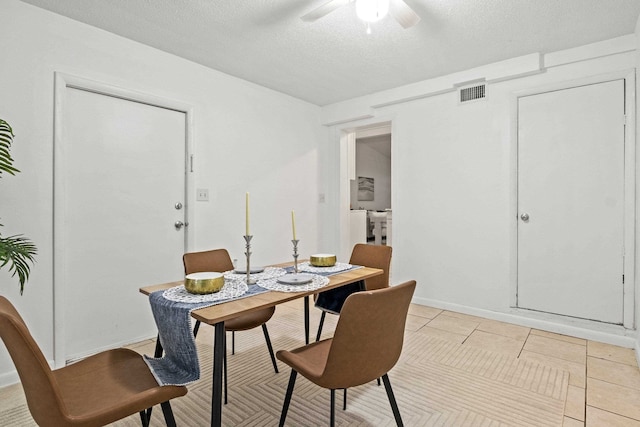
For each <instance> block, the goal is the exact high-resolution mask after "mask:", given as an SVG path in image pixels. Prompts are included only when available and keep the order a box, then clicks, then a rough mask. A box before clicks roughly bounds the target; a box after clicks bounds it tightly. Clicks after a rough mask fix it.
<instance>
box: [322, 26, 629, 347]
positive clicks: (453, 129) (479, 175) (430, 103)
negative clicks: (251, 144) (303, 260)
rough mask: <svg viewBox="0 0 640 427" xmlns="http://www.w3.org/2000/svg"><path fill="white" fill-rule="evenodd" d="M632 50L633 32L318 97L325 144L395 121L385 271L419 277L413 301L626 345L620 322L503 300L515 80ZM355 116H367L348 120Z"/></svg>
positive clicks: (510, 278) (507, 292)
mask: <svg viewBox="0 0 640 427" xmlns="http://www.w3.org/2000/svg"><path fill="white" fill-rule="evenodd" d="M635 49H636V41H635V37H634V36H632V35H630V36H628V37H622V38H619V39H615V40H610V41H606V42H602V43H598V44H595V45H592V46H585V47H581V48H578V49H573V50H571V51H566V52H557V53H552V54H549V55H544V56H541V55H536V54H532V55H528V56H525V57H521V58H514V59H513V60H510V61H504V62H503V63H500V64H490V65H489V66H487V67H481V68H478V69H474V70H467V71H465V72H461V73H457V74H454V75H450V76H442V77H440V78H438V79H433V80H429V81H424V82H419V83H416V84H413V85H409V86H406V87H402V88H397V89H396V90H389V91H384V92H380V93H377V94H372V95H369V96H367V97H362V98H358V99H354V100H349V101H345V102H342V103H339V104H335V105H331V106H327V107H324V108H323V121H324V123H326V124H327V125H332V128H333V129H334V132H333V135H334V137H333V139H332V142H333V144H339V140H338V138H336V137H335V135H339V134H340V132H341V131H342V130H347V129H354V128H357V127H358V126H363V125H370V124H371V123H375V122H383V121H387V120H391V121H392V129H393V130H392V135H393V144H392V170H393V172H392V173H393V176H392V204H393V233H394V235H393V246H394V254H393V267H392V270H393V279H394V282H395V283H399V282H401V281H404V280H408V279H416V280H417V282H418V287H417V289H416V292H415V301H417V302H422V303H425V304H430V305H435V306H439V307H443V308H451V309H455V310H460V311H464V312H468V313H472V314H479V315H484V316H488V317H493V318H499V319H503V320H509V321H514V322H518V323H522V324H528V325H532V326H536V327H544V328H546V329H551V330H556V331H558V332H563V333H572V334H576V335H589V337H590V338H594V339H602V340H607V341H609V342H611V341H614V342H616V343H618V344H622V345H627V346H629V345H630V344H631V345H632V343H633V340H632V339H630V338H628V337H627V336H628V335H632V333H630V332H629V331H626V330H623V329H622V328H621V327H604V326H602V327H601V326H599V325H594V324H592V323H588V322H580V321H573V320H571V319H566V318H560V317H558V316H536V315H535V314H532V313H530V312H524V311H518V310H514V309H512V308H511V307H510V305H511V297H512V294H513V292H514V289H515V287H514V286H515V285H514V282H515V280H514V277H515V276H514V271H515V270H514V260H515V252H514V249H515V248H514V245H513V242H514V241H515V240H514V230H515V221H516V216H515V201H516V200H515V183H514V180H515V172H514V171H515V164H514V156H513V153H514V151H513V149H514V141H515V139H514V133H513V123H514V122H513V119H514V117H515V109H514V108H513V104H512V103H513V98H514V93H516V92H518V91H522V90H527V89H531V88H538V87H541V86H545V85H549V84H553V83H558V82H568V81H572V80H576V79H579V78H581V77H587V76H594V75H599V74H604V73H609V72H613V71H618V70H629V69H632V68H633V67H635V66H636V65H637V60H636V56H635ZM476 79H486V81H487V99H486V100H485V101H482V102H474V103H469V104H466V105H459V104H458V102H457V92H456V91H455V87H456V85H457V84H463V83H464V82H468V81H473V80H476ZM363 115H365V116H366V115H368V117H367V119H365V120H356V119H354V120H352V121H350V118H351V117H353V118H357V117H362V116H363ZM334 152H335V151H334ZM338 190H339V189H338V188H337V189H336V191H338ZM338 240H340V236H336V241H338Z"/></svg>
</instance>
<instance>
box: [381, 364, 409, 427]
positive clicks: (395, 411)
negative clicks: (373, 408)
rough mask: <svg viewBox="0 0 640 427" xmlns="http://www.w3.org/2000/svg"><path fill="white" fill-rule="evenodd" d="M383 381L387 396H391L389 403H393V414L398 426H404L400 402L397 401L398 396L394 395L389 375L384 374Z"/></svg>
mask: <svg viewBox="0 0 640 427" xmlns="http://www.w3.org/2000/svg"><path fill="white" fill-rule="evenodd" d="M382 381H383V382H384V388H385V390H387V397H388V398H389V403H390V404H391V410H392V411H393V416H394V417H395V419H396V425H397V426H398V427H404V424H403V423H402V417H401V416H400V410H399V409H398V404H397V403H396V398H395V396H394V395H393V390H392V389H391V382H390V381H389V376H388V375H387V374H384V375H383V376H382Z"/></svg>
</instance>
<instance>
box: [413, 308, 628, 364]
mask: <svg viewBox="0 0 640 427" xmlns="http://www.w3.org/2000/svg"><path fill="white" fill-rule="evenodd" d="M412 302H414V303H415V304H420V305H426V306H429V307H434V308H440V309H443V310H449V311H455V312H458V313H464V314H469V315H472V316H478V317H484V318H486V319H491V320H498V321H501V322H507V323H513V324H516V325H520V326H526V327H529V328H535V329H541V330H544V331H549V332H554V333H557V334H562V335H570V336H573V337H578V338H583V339H587V340H592V341H599V342H603V343H607V344H613V345H617V346H620V347H625V348H633V349H635V350H636V357H638V354H639V353H638V351H639V350H640V344H639V343H638V340H637V339H636V335H637V331H635V330H630V329H625V328H624V327H623V326H619V325H610V324H606V323H602V322H594V321H589V320H583V319H575V318H571V317H566V316H558V315H554V314H548V313H541V312H536V311H531V310H523V309H517V308H510V309H509V311H508V312H498V311H492V310H487V309H482V308H476V307H470V306H465V305H460V304H454V303H449V302H444V301H438V300H432V299H428V298H419V297H414V298H413V301H412Z"/></svg>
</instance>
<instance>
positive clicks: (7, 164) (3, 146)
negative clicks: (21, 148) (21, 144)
mask: <svg viewBox="0 0 640 427" xmlns="http://www.w3.org/2000/svg"><path fill="white" fill-rule="evenodd" d="M13 136H14V135H13V129H11V126H9V123H7V122H6V121H4V120H2V119H0V178H1V177H2V173H3V172H6V173H8V174H11V175H15V174H16V172H20V171H19V170H18V169H16V168H15V167H13V158H11V154H10V153H9V149H10V148H11V143H12V142H13Z"/></svg>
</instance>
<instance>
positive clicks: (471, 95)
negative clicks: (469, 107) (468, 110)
mask: <svg viewBox="0 0 640 427" xmlns="http://www.w3.org/2000/svg"><path fill="white" fill-rule="evenodd" d="M485 87H486V85H484V84H481V85H477V86H470V87H465V88H462V89H460V103H463V102H469V101H477V100H478V99H483V98H484V97H485V96H486V91H485Z"/></svg>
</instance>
